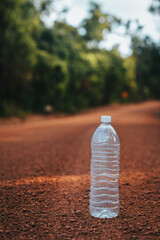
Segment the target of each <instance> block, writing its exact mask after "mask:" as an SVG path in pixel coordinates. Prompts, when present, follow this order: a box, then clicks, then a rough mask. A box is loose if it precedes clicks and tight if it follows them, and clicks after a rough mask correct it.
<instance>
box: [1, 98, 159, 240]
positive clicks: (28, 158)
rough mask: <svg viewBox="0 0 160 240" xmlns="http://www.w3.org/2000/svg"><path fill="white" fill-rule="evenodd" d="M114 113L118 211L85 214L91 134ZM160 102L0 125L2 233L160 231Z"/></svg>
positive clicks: (121, 235) (124, 234)
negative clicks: (117, 147) (108, 214)
mask: <svg viewBox="0 0 160 240" xmlns="http://www.w3.org/2000/svg"><path fill="white" fill-rule="evenodd" d="M101 115H112V120H113V121H112V123H113V126H114V127H115V128H116V130H117V132H118V134H119V136H120V140H121V158H120V169H121V171H120V181H119V186H120V214H119V216H118V217H117V218H114V219H103V220H101V219H96V218H93V217H91V216H90V214H89V187H90V172H89V171H90V140H91V136H92V134H93V132H94V130H95V129H96V127H97V126H98V125H99V124H100V116H101ZM159 149H160V102H156V101H154V102H147V103H140V104H129V105H122V106H120V105H115V106H108V107H103V108H99V109H96V110H92V111H90V112H89V113H85V114H79V115H76V116H72V117H63V118H55V119H51V118H50V119H48V120H44V119H42V120H39V121H38V120H37V121H26V122H25V123H19V124H16V125H3V126H1V127H0V166H1V167H0V217H1V220H0V239H18V240H19V239H27V240H29V239H38V240H39V239H56V240H57V239H64V240H65V239H89V240H90V239H158V236H159V235H160V234H159V232H158V221H159V219H158V216H159V215H160V212H159V208H158V190H159V188H160V185H159V162H160V161H159V160H160V152H159Z"/></svg>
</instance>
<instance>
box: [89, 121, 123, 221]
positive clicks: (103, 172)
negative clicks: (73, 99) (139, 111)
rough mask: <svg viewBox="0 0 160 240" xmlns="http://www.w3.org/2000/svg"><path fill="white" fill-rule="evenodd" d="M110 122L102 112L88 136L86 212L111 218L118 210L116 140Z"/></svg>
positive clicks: (118, 146) (117, 154)
mask: <svg viewBox="0 0 160 240" xmlns="http://www.w3.org/2000/svg"><path fill="white" fill-rule="evenodd" d="M110 123H111V117H110V116H102V117H101V125H100V126H99V127H98V128H97V129H96V131H95V132H94V134H93V136H92V140H91V155H92V158H91V188H90V213H91V215H92V216H93V217H99V218H112V217H116V216H118V213H119V187H118V177H119V152H120V141H119V137H118V134H117V133H116V131H115V129H114V128H113V127H112V126H111V124H110Z"/></svg>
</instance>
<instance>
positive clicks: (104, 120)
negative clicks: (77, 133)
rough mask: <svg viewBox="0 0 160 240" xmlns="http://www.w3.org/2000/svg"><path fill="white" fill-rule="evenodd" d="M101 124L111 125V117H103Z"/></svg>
mask: <svg viewBox="0 0 160 240" xmlns="http://www.w3.org/2000/svg"><path fill="white" fill-rule="evenodd" d="M101 122H105V123H110V122H111V116H101Z"/></svg>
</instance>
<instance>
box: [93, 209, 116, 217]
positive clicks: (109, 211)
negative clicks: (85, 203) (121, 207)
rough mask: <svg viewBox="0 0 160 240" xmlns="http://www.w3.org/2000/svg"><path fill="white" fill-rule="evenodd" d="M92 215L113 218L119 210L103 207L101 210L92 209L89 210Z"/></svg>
mask: <svg viewBox="0 0 160 240" xmlns="http://www.w3.org/2000/svg"><path fill="white" fill-rule="evenodd" d="M90 213H91V216H92V217H96V218H114V217H117V216H118V214H119V212H115V211H113V210H112V209H107V210H106V209H104V210H102V211H96V209H95V210H92V211H90Z"/></svg>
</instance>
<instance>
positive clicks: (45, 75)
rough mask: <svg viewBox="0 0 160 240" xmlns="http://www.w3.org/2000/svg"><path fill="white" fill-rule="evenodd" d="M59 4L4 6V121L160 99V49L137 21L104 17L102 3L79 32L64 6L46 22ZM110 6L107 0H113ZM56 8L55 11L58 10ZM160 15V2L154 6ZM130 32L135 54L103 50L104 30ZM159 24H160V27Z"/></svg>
mask: <svg viewBox="0 0 160 240" xmlns="http://www.w3.org/2000/svg"><path fill="white" fill-rule="evenodd" d="M51 2H52V1H50V0H49V1H48V0H47V1H44V0H41V1H36V0H35V1H34V0H5V1H1V3H0V116H7V117H9V116H20V117H24V116H25V115H26V114H28V113H42V112H44V109H45V108H46V107H48V111H51V110H52V109H53V112H56V113H57V112H63V113H76V112H78V111H80V110H82V109H88V108H90V107H95V106H100V105H104V104H109V103H113V102H131V101H142V100H147V99H158V98H159V97H160V45H159V44H157V43H154V42H153V40H152V39H151V38H150V37H149V36H143V35H142V34H141V31H142V28H143V26H141V25H140V24H139V22H138V21H134V26H136V27H135V28H134V31H133V27H132V24H133V21H130V20H128V21H127V22H124V21H122V20H121V19H119V18H117V17H115V16H113V15H110V14H108V13H104V12H103V11H102V8H101V6H100V5H99V4H97V3H95V2H94V3H93V2H92V3H91V4H90V14H89V15H88V18H86V19H84V20H83V21H82V23H81V24H80V25H79V27H78V28H75V27H73V26H71V25H69V24H67V22H66V20H65V14H67V11H68V10H67V9H66V8H64V9H63V10H62V12H60V13H59V16H64V17H59V18H57V20H56V21H55V23H54V25H53V26H52V27H47V26H46V25H45V23H44V22H43V21H42V20H41V19H42V18H41V16H42V15H49V14H50V11H51ZM106 4H107V2H106ZM52 11H54V8H53V9H52ZM148 11H150V12H151V14H155V15H156V14H157V16H160V1H159V0H154V1H153V2H151V6H150V9H149V10H148ZM121 25H123V27H125V35H126V36H128V35H129V36H130V37H131V46H130V47H131V49H132V55H131V56H128V57H126V58H124V57H121V55H120V53H119V51H118V47H117V46H114V47H113V48H112V50H110V51H108V50H106V49H102V48H100V47H99V43H100V41H101V40H102V39H103V36H104V32H105V34H109V33H110V32H112V31H114V30H115V29H116V28H117V27H119V26H121ZM159 27H160V26H159Z"/></svg>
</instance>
